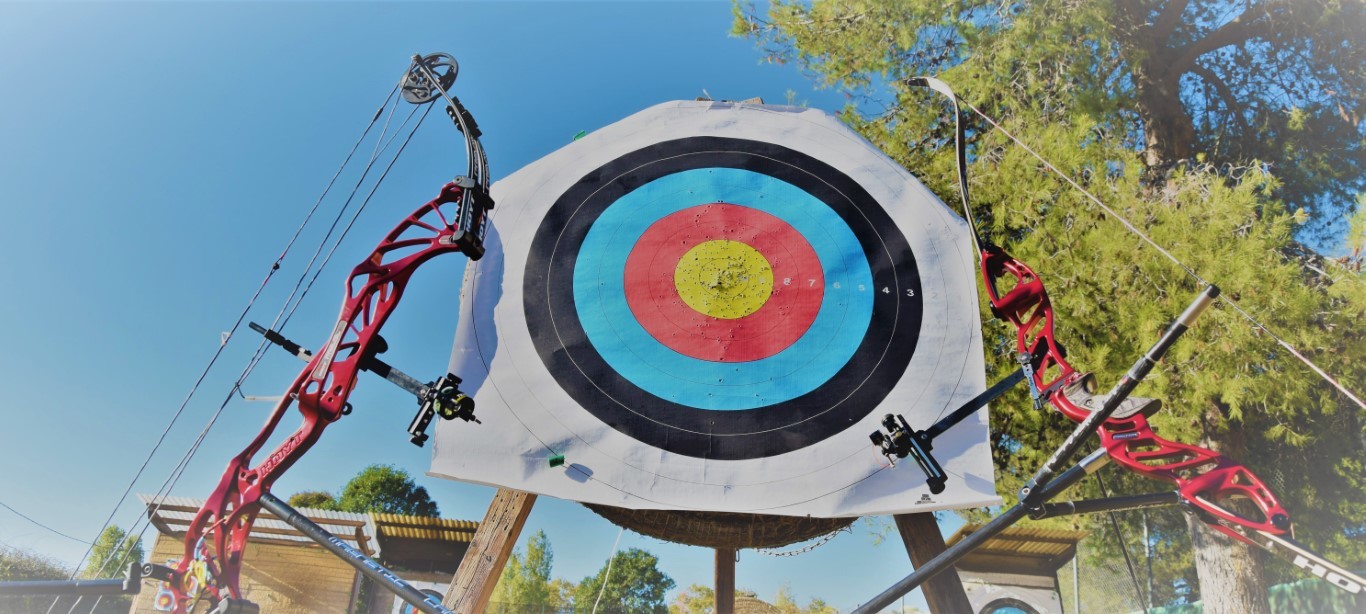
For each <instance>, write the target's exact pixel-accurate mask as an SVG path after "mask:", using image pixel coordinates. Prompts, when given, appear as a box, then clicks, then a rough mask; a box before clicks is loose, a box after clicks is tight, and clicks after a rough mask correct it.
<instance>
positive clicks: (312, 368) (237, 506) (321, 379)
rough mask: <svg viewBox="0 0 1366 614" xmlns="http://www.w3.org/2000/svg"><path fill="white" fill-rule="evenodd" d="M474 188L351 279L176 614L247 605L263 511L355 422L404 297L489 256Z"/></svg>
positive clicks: (181, 581)
mask: <svg viewBox="0 0 1366 614" xmlns="http://www.w3.org/2000/svg"><path fill="white" fill-rule="evenodd" d="M462 183H466V184H469V185H464V186H462V185H461V184H462ZM475 189H478V188H475V187H474V186H473V185H472V183H471V182H468V181H465V182H462V181H460V180H457V181H455V182H451V183H448V184H446V185H445V186H444V187H442V188H441V193H440V194H439V195H438V196H437V197H436V198H435V199H433V200H431V201H430V202H428V203H427V204H425V205H422V206H421V207H419V208H418V209H417V211H415V212H413V214H412V215H409V216H408V217H407V219H405V220H403V222H402V223H400V224H399V225H398V226H397V227H395V228H394V229H393V230H392V231H390V232H389V234H388V235H386V236H385V237H384V240H383V241H381V242H380V244H379V246H378V247H376V248H375V250H374V252H372V253H371V254H370V257H369V258H367V259H366V260H365V262H363V263H361V264H360V265H358V266H356V268H355V269H353V270H352V271H351V275H350V276H348V277H347V284H346V287H347V297H346V301H345V303H344V304H343V305H342V310H341V315H340V316H339V317H338V318H337V323H336V325H335V326H334V327H333V329H332V333H331V336H330V337H329V338H328V340H327V343H326V344H325V345H324V346H323V349H322V350H321V351H319V352H317V353H315V354H314V355H313V359H312V361H310V362H309V364H308V366H307V367H305V368H304V370H303V371H302V372H301V373H300V374H299V376H298V377H297V378H296V379H295V380H294V383H293V384H292V385H290V387H289V390H288V391H287V392H286V393H285V395H284V396H283V397H281V399H280V402H279V404H277V405H276V406H275V409H274V411H272V412H271V414H270V417H269V418H268V419H267V420H266V424H265V427H263V428H262V429H261V432H260V433H258V434H257V435H256V438H255V439H253V440H252V441H251V443H250V444H248V445H247V447H246V449H244V450H242V452H241V453H240V454H238V455H237V456H236V457H234V458H233V459H232V460H231V461H230V462H229V463H228V467H227V469H226V470H225V471H224V472H223V478H222V480H220V481H219V483H218V487H217V488H215V489H214V491H213V494H211V495H209V498H208V500H207V501H206V502H205V503H204V506H203V507H202V508H201V509H200V510H199V513H198V514H196V515H195V517H194V520H193V521H192V522H191V523H190V525H189V528H188V530H187V532H186V535H185V552H184V555H183V557H182V558H181V559H180V562H179V563H178V564H177V566H176V569H175V572H174V573H175V578H174V581H173V582H171V583H170V584H171V590H172V592H173V593H174V594H175V597H176V610H175V611H176V612H178V613H181V612H185V611H186V610H185V608H186V606H187V605H188V604H189V603H190V602H191V601H192V597H191V593H193V592H194V591H195V590H196V589H197V590H199V591H207V596H208V597H210V598H211V599H210V600H211V601H212V602H217V601H219V600H220V599H222V598H223V597H227V596H232V597H234V598H240V597H241V595H242V591H241V587H240V586H239V579H240V574H241V568H242V552H243V550H244V549H245V547H246V542H247V536H248V535H249V534H250V533H251V527H252V524H253V522H254V521H255V520H256V515H257V513H259V511H260V509H261V506H260V503H259V500H260V498H261V495H262V494H263V493H266V492H269V491H270V487H271V485H272V484H273V483H274V482H275V480H276V479H277V478H278V477H280V475H281V474H283V473H284V472H285V471H286V470H288V469H289V468H290V466H292V465H293V464H294V463H295V462H296V461H298V460H299V458H300V457H301V456H303V454H304V453H305V452H307V451H308V449H309V448H311V447H312V446H313V444H314V443H315V442H317V441H318V438H319V437H320V436H321V435H322V432H323V429H325V428H327V426H328V425H329V424H331V423H333V422H336V421H337V420H338V419H340V418H341V417H342V416H343V415H345V414H347V413H350V409H349V407H348V405H347V399H348V398H349V397H350V395H351V391H352V389H353V388H354V387H355V385H356V376H357V375H358V373H359V371H360V370H361V367H362V362H363V360H364V359H365V358H366V357H368V356H373V355H374V354H376V353H378V352H380V351H382V350H383V346H384V341H383V340H382V339H381V338H380V337H379V330H380V328H381V327H383V326H384V322H385V321H386V320H387V319H388V318H389V315H390V314H392V313H393V310H394V308H395V307H396V306H397V305H398V301H399V299H400V298H402V297H403V290H404V288H405V287H406V286H407V284H408V280H409V278H411V277H412V274H413V272H414V271H416V270H417V268H418V267H419V266H421V265H422V263H424V262H426V261H428V260H430V259H432V258H434V257H436V256H438V255H441V254H444V253H447V252H454V251H460V252H464V253H466V254H468V255H472V256H474V255H477V254H479V253H480V252H481V251H482V248H481V247H480V244H481V241H480V239H479V235H480V234H481V232H482V228H483V222H484V218H483V216H484V212H483V209H482V208H481V207H478V206H475V207H470V208H468V209H466V208H465V207H463V206H462V203H466V201H467V199H472V198H473V197H472V196H471V195H470V193H471V192H472V191H473V190H475ZM467 210H469V211H472V215H473V219H469V218H468V217H467V218H466V220H465V222H464V223H463V224H462V221H461V217H462V215H463V214H464V212H465V211H467ZM465 224H468V225H465ZM462 228H469V229H472V230H468V231H467V230H463V229H462ZM296 399H297V406H298V409H299V414H300V416H301V417H302V419H303V424H302V425H300V426H299V428H298V430H296V431H294V433H292V434H291V435H290V436H289V437H288V438H287V439H285V440H284V441H283V442H281V443H280V445H279V446H278V447H276V448H275V450H273V451H272V452H271V453H270V455H269V456H267V457H266V458H265V459H264V460H262V461H261V462H260V464H258V465H255V466H252V461H253V457H255V456H256V454H257V453H258V452H260V451H261V448H262V447H263V446H264V445H265V443H266V441H267V440H268V439H269V438H270V436H271V434H272V433H273V432H274V431H275V427H276V426H277V425H279V423H280V420H281V419H282V418H284V415H285V413H286V411H287V410H288V409H289V407H290V406H291V405H293V404H295V400H296ZM196 560H198V561H201V562H202V563H203V564H204V565H205V566H206V570H205V571H207V573H206V574H203V575H204V576H207V580H208V581H207V582H206V583H205V584H206V585H204V586H196V585H197V584H198V580H197V579H196V577H195V576H196V575H197V574H195V573H192V572H191V571H190V568H191V565H192V563H194V562H195V561H196ZM225 592H226V594H225Z"/></svg>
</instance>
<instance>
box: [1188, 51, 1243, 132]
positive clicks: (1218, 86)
mask: <svg viewBox="0 0 1366 614" xmlns="http://www.w3.org/2000/svg"><path fill="white" fill-rule="evenodd" d="M1190 72H1192V73H1194V74H1195V75H1196V76H1197V77H1200V78H1201V79H1204V80H1205V83H1208V84H1210V85H1211V86H1213V87H1214V91H1216V92H1219V97H1220V98H1222V99H1224V106H1225V107H1227V108H1228V115H1229V117H1232V118H1233V119H1234V121H1237V122H1238V125H1239V127H1241V128H1242V129H1243V133H1244V134H1248V127H1247V122H1245V121H1243V113H1242V109H1243V105H1242V104H1240V103H1239V102H1238V97H1237V96H1234V95H1233V90H1231V89H1229V87H1228V84H1227V83H1224V80H1223V79H1220V78H1219V75H1216V74H1214V71H1212V70H1210V69H1208V68H1206V67H1204V66H1201V65H1200V63H1198V62H1197V63H1195V64H1191V68H1190Z"/></svg>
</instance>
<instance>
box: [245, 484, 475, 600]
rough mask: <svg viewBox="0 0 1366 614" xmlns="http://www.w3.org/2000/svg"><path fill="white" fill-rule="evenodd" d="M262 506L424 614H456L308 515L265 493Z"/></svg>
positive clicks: (262, 496)
mask: <svg viewBox="0 0 1366 614" xmlns="http://www.w3.org/2000/svg"><path fill="white" fill-rule="evenodd" d="M260 502H261V507H264V508H266V509H267V510H270V512H271V513H272V514H275V515H276V516H279V517H280V519H281V520H283V521H285V522H287V523H289V525H290V526H292V527H294V528H296V529H298V530H299V531H300V532H302V533H303V534H304V535H306V536H308V538H309V539H312V540H313V541H315V542H318V544H319V545H321V546H322V547H324V548H326V549H328V550H329V551H331V552H332V554H335V555H337V556H339V557H341V559H342V560H343V561H346V563H347V564H349V565H350V566H352V567H355V568H356V570H357V571H359V572H361V573H362V574H364V575H365V577H367V578H370V579H371V580H374V581H375V582H378V583H380V585H381V586H383V587H384V588H386V589H388V590H389V591H390V592H392V593H394V594H395V595H398V598H399V599H402V600H404V601H406V602H408V603H410V604H412V606H413V607H415V608H417V609H419V610H421V611H423V612H425V613H426V614H455V612H454V611H452V610H449V609H447V608H446V607H445V606H443V605H441V601H440V600H439V599H437V598H436V597H432V596H431V595H426V594H423V593H422V592H421V591H419V590H417V589H415V588H413V585H411V584H408V583H407V582H404V581H403V578H400V577H398V576H396V575H394V572H392V571H389V570H388V569H385V568H384V566H382V565H380V564H379V563H376V562H375V560H374V559H372V558H370V557H368V556H365V554H363V553H362V552H361V551H359V550H356V549H355V548H352V547H351V546H350V544H347V543H346V542H344V541H342V540H341V539H340V538H338V537H337V536H335V535H333V534H331V533H329V532H327V529H324V528H322V527H321V526H318V523H316V522H313V521H312V520H309V519H308V517H307V516H304V515H303V514H300V513H299V512H298V510H296V509H294V508H292V507H290V506H289V504H288V503H285V502H284V501H281V500H280V499H279V498H278V497H276V496H275V495H272V494H270V493H265V494H263V495H261V499H260Z"/></svg>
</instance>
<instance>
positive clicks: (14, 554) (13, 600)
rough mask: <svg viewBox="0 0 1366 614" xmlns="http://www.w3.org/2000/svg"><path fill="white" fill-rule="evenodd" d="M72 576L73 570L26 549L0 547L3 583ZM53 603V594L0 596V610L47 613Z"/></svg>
mask: <svg viewBox="0 0 1366 614" xmlns="http://www.w3.org/2000/svg"><path fill="white" fill-rule="evenodd" d="M70 577H71V570H70V569H67V568H65V567H63V566H62V564H61V563H58V562H57V561H54V560H52V559H49V558H47V557H45V556H42V555H40V554H37V553H34V552H29V551H27V550H20V549H18V548H10V547H8V546H0V582H6V581H15V580H65V579H67V578H70ZM63 603H66V601H63ZM51 605H52V597H49V596H41V597H25V596H18V595H0V612H45V611H47V608H48V606H51ZM68 607H70V604H68Z"/></svg>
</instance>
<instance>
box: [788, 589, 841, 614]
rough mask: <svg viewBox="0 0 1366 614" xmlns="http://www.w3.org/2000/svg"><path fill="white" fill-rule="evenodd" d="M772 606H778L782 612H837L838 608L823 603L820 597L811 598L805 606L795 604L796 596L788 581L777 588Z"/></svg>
mask: <svg viewBox="0 0 1366 614" xmlns="http://www.w3.org/2000/svg"><path fill="white" fill-rule="evenodd" d="M773 607H775V608H778V611H779V612H782V613H783V614H839V610H837V609H835V608H834V607H831V606H830V605H829V604H827V603H825V600H824V599H821V598H820V597H814V598H812V599H811V601H809V602H807V604H806V605H805V606H800V605H797V598H796V597H795V596H793V594H792V585H791V584H790V583H784V584H783V585H782V586H781V587H779V588H778V594H777V595H775V596H774V597H773Z"/></svg>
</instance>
